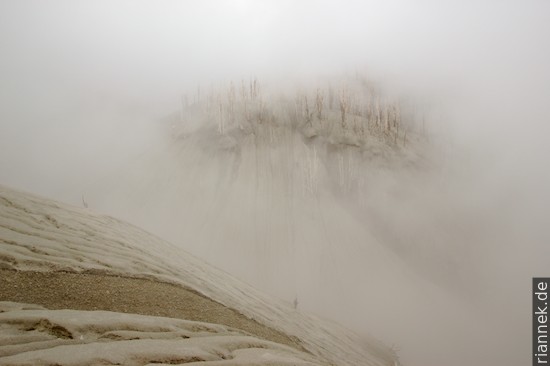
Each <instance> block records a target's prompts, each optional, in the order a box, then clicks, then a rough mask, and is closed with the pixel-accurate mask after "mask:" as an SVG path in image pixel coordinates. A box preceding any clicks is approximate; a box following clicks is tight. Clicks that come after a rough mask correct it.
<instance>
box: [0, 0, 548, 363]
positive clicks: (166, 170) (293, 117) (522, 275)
mask: <svg viewBox="0 0 550 366" xmlns="http://www.w3.org/2000/svg"><path fill="white" fill-rule="evenodd" d="M548 14H550V2H548V1H542V0H527V1H523V2H513V1H498V2H497V1H492V0H486V1H478V2H458V1H452V0H444V1H437V2H436V1H432V0H427V1H422V2H416V3H414V4H413V3H410V2H406V1H401V0H391V1H384V2H381V1H375V0H369V1H353V0H345V1H338V2H336V1H309V0H308V1H301V2H291V1H270V0H267V1H247V0H241V1H235V2H223V1H215V0H211V1H210V0H209V1H201V2H198V1H187V2H176V1H166V2H162V3H154V2H148V1H132V2H130V1H109V2H106V1H95V2H83V1H61V0H59V1H57V0H55V1H49V2H40V1H4V2H2V3H1V4H0V52H1V55H2V57H1V58H0V80H2V82H1V83H0V181H1V183H2V184H7V185H10V186H13V187H17V188H20V189H25V190H28V191H32V192H36V193H40V194H44V195H47V196H50V197H55V198H58V199H60V200H64V201H68V202H72V203H75V204H79V205H81V204H82V203H81V201H82V195H83V194H84V196H85V199H86V201H87V202H88V204H89V206H90V208H91V209H98V210H101V211H103V212H108V213H111V214H116V215H117V216H119V217H121V218H125V219H127V220H129V221H132V222H133V223H135V224H139V225H140V226H143V227H144V228H146V229H148V230H150V231H152V232H155V233H156V234H158V235H160V236H162V237H164V238H167V239H170V240H171V241H173V242H174V243H176V244H178V245H180V246H182V247H184V248H186V249H188V250H189V251H192V252H193V253H195V254H197V255H199V256H201V257H203V258H204V259H206V260H208V261H210V262H213V263H215V264H217V265H219V266H220V267H222V268H224V269H226V270H228V271H230V272H232V273H233V274H234V275H237V276H239V277H241V278H243V279H245V280H246V281H248V282H250V283H253V284H254V285H256V286H257V287H261V288H263V289H266V290H268V291H269V292H271V293H272V294H275V295H277V296H278V297H280V298H281V299H283V300H284V301H288V302H292V301H294V299H296V298H298V303H299V307H300V308H303V309H305V310H311V311H314V312H317V313H319V314H321V315H324V316H326V317H330V318H332V319H335V320H337V321H339V322H341V323H343V324H346V325H349V326H350V327H352V328H353V329H354V330H355V331H357V332H365V333H372V334H373V335H375V336H379V337H380V338H383V339H384V340H385V341H386V343H388V344H394V343H395V344H396V347H399V348H400V349H401V351H400V352H399V354H400V357H401V360H402V361H403V363H404V364H405V365H433V364H446V365H463V364H471V365H499V366H500V365H510V366H511V365H519V364H525V363H526V361H525V357H527V356H526V355H528V354H529V351H528V349H529V342H530V333H529V327H530V319H528V315H527V311H526V310H525V309H528V308H529V303H530V300H529V286H530V277H532V276H534V275H537V276H540V275H544V273H545V271H547V267H548V266H547V259H548V257H549V255H550V246H549V243H550V234H549V231H548V230H547V227H548V225H549V224H550V222H549V215H548V214H547V208H548V207H549V206H550V195H549V194H548V189H547V187H548V186H550V170H549V169H547V168H546V167H547V165H548V164H547V159H548V156H550V150H549V148H548V144H547V140H548V136H549V135H550V124H549V123H548V121H549V120H550V110H549V108H548V100H549V99H550V66H549V65H550V43H549V42H545V38H544V37H545V35H547V34H550V22H549V21H548V19H547V18H548ZM342 74H344V75H349V76H348V80H347V81H346V82H343V81H342V79H339V78H334V77H332V76H333V75H342ZM356 75H366V77H368V84H369V87H371V86H372V88H373V89H372V90H375V91H376V93H377V94H376V95H380V102H379V103H378V104H377V98H376V97H373V96H375V94H373V93H371V92H372V90H370V89H368V88H367V91H365V90H363V91H361V88H360V87H359V88H356V86H357V85H356V84H353V83H351V82H349V80H354V78H355V77H356ZM254 78H257V79H258V80H259V81H260V87H261V88H260V95H261V97H262V98H261V99H256V100H254V101H253V102H252V101H250V100H249V101H248V102H247V103H244V102H243V99H242V98H241V99H239V98H240V97H239V95H240V94H239V93H240V88H241V80H244V81H245V83H246V84H247V86H246V87H247V88H248V90H249V86H248V83H249V80H254ZM231 80H233V81H234V84H233V85H234V89H235V102H234V104H233V107H235V109H234V110H233V111H232V112H231V103H230V102H229V99H228V98H229V95H230V93H228V92H229V91H230V89H231V87H230V85H231ZM346 83H348V85H349V84H352V85H351V86H348V89H346ZM359 84H360V83H359ZM198 88H200V90H201V97H200V99H199V98H198V97H197V98H196V99H197V100H196V101H195V100H194V98H195V96H196V94H197V89H198ZM317 89H319V90H320V94H318V92H317ZM331 89H332V90H333V97H334V98H333V104H332V106H331V107H329V103H330V102H329V99H330V95H329V91H330V90H331ZM357 89H359V91H358V90H357ZM344 90H347V91H348V92H349V93H347V92H344ZM346 93H347V94H346ZM185 95H187V102H186V101H185V100H186V99H185ZM320 95H322V98H323V103H325V104H324V108H323V110H322V111H321V113H320V116H318V115H317V110H316V108H317V107H316V102H317V98H318V97H319V96H320ZM345 95H347V97H345V98H344V100H348V101H349V105H350V106H351V105H353V106H355V107H350V110H345V113H346V117H345V118H344V120H345V121H344V122H342V109H341V105H340V102H341V98H342V97H343V96H345ZM207 98H212V100H210V101H208V100H207ZM347 98H349V99H347ZM238 100H239V102H238ZM306 100H307V104H306ZM195 102H197V103H195ZM182 105H183V107H184V108H182ZM377 105H378V107H377ZM369 106H370V107H369ZM384 106H385V107H384ZM220 107H221V110H220ZM345 108H347V107H344V109H345ZM369 108H370V112H369ZM377 108H379V110H380V111H388V112H384V113H382V114H380V113H378V112H376V110H377ZM354 109H355V110H354ZM163 116H169V117H167V118H164V117H163ZM373 116H380V118H378V117H376V118H373ZM258 119H261V123H256V122H258ZM252 120H254V121H256V122H254V123H251V122H250V121H252ZM377 121H379V122H377ZM390 121H391V122H390ZM397 121H399V123H397ZM423 121H425V122H426V123H423ZM386 122H389V123H388V124H386ZM386 126H389V128H387V127H386ZM405 134H406V135H405ZM445 309H453V310H452V311H446V310H445ZM396 314H397V315H396ZM449 314H452V315H451V316H449Z"/></svg>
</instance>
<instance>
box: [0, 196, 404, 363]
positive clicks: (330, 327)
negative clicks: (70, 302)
mask: <svg viewBox="0 0 550 366" xmlns="http://www.w3.org/2000/svg"><path fill="white" fill-rule="evenodd" d="M0 261H1V264H0V265H1V268H2V271H1V272H0V274H1V276H2V279H3V281H2V282H3V283H7V279H8V277H9V276H11V275H12V274H13V273H14V272H13V271H17V272H16V273H26V272H29V271H36V272H46V273H52V276H59V275H60V274H63V273H67V274H69V273H71V274H83V275H84V274H85V275H97V276H117V277H124V278H128V279H147V280H150V281H153V282H158V283H166V284H171V285H175V286H177V287H178V288H183V289H189V290H191V291H194V292H196V293H198V294H199V295H200V296H201V297H206V298H209V299H212V300H214V301H215V302H217V303H219V304H221V305H223V306H224V307H227V308H229V309H234V310H236V311H237V312H238V313H240V314H243V315H244V316H246V317H248V318H250V319H252V320H254V321H255V322H257V323H259V324H261V325H263V326H266V327H268V328H271V329H273V330H275V331H276V332H280V333H283V334H285V335H286V336H287V337H290V338H291V339H292V340H295V342H296V344H295V345H294V349H292V348H289V347H288V346H282V345H277V344H274V343H272V342H269V341H267V343H266V341H263V340H260V339H258V338H254V337H252V338H251V335H250V333H247V332H246V331H243V330H238V329H233V328H227V327H225V326H216V325H212V324H203V323H194V322H189V321H188V322H185V321H180V320H175V319H166V318H151V317H147V316H137V315H123V314H120V313H105V312H100V313H98V312H90V311H87V312H86V311H80V312H76V311H69V310H45V309H44V308H42V307H41V306H39V305H40V304H37V305H31V306H29V305H22V304H17V303H5V302H4V303H1V307H2V311H3V313H2V314H1V316H0V321H1V322H2V324H4V326H3V327H2V339H3V341H2V343H1V347H0V352H1V353H2V355H8V354H15V355H12V356H9V357H8V358H0V364H6V365H7V364H35V362H38V361H37V360H42V361H40V362H42V363H43V364H50V363H55V362H57V363H61V364H79V363H80V364H82V363H84V364H85V363H86V362H90V361H89V360H95V362H97V358H94V357H98V356H97V354H98V352H99V354H103V353H105V352H108V353H109V352H110V353H112V356H110V357H112V358H111V361H109V362H115V361H116V360H119V361H117V362H121V360H124V359H125V357H129V358H130V359H132V360H133V361H132V362H134V363H133V364H145V363H148V362H153V361H154V362H155V363H157V361H158V360H159V359H160V360H161V361H162V360H164V361H162V362H167V363H172V364H173V362H172V361H174V360H176V361H177V360H180V361H181V360H185V362H188V361H189V360H195V361H199V360H215V359H216V357H218V359H220V358H219V357H221V356H219V352H220V351H219V350H220V349H221V350H222V351H221V352H222V353H224V352H225V354H231V357H237V358H235V359H234V361H233V364H234V363H238V364H246V362H249V363H254V364H256V363H259V362H260V361H262V357H265V351H262V350H265V349H268V350H269V351H270V352H271V354H272V355H275V356H273V357H275V358H274V359H272V360H271V361H269V360H268V361H269V362H267V361H266V364H295V362H298V361H297V360H299V362H300V363H303V364H308V363H309V364H311V363H319V364H338V365H394V363H395V362H397V361H396V358H395V355H394V353H393V352H392V351H391V350H390V349H388V348H386V347H385V346H383V345H381V344H380V343H379V342H377V341H375V340H373V339H366V338H365V337H359V336H357V335H355V334H353V333H352V332H350V331H348V330H346V329H345V328H343V327H341V326H339V325H337V324H335V323H332V322H328V321H325V320H323V319H320V318H318V317H315V316H313V315H310V314H307V313H304V312H302V311H299V310H296V309H294V308H293V307H292V306H291V305H290V304H288V303H285V302H281V301H280V300H277V299H275V298H273V297H270V296H267V295H265V294H263V293H261V292H259V291H257V290H256V289H254V288H253V287H251V286H249V285H247V284H245V283H243V282H241V281H239V280H237V279H235V278H234V277H232V276H230V275H228V274H227V273H225V272H223V271H221V270H219V269H217V268H215V267H213V266H211V265H209V264H207V263H206V262H204V261H202V260H199V259H198V258H196V257H194V256H192V255H190V254H188V253H186V252H185V251H183V250H182V249H180V248H177V247H175V246H173V245H171V244H169V243H167V242H165V241H163V240H161V239H158V238H157V237H155V236H153V235H151V234H149V233H147V232H145V231H143V230H141V229H139V228H137V227H135V226H132V225H129V224H127V223H124V222H122V221H120V220H117V219H114V218H112V217H109V216H105V215H98V214H94V213H92V212H91V211H89V210H87V209H80V208H76V207H70V206H67V205H64V204H61V203H58V202H55V201H51V200H47V199H43V198H40V197H36V196H32V195H28V194H24V193H21V192H17V191H13V190H11V189H8V188H5V187H2V188H0ZM12 282H13V281H12ZM23 283H24V282H21V286H23ZM40 283H41V282H38V283H37V282H35V285H34V286H35V287H34V288H32V290H33V291H36V292H40V291H41V285H40ZM70 283H71V281H69V283H68V284H67V286H70ZM16 285H17V282H16ZM16 287H17V286H16ZM89 288H90V289H91V288H92V287H89ZM27 290H28V289H27ZM75 291H76V290H75ZM90 292H91V293H88V294H84V295H79V296H83V298H82V300H83V301H86V299H85V297H90V298H93V297H97V296H106V297H107V298H108V297H109V294H107V295H105V293H104V294H98V293H94V292H93V291H90ZM51 295H52V294H50V296H51ZM53 295H55V294H53ZM5 296H7V292H5V291H3V292H2V298H1V299H0V300H8V301H9V300H11V299H9V298H5ZM60 296H61V295H60ZM112 301H113V302H115V303H116V302H117V299H116V297H115V298H112ZM159 306H161V307H164V306H170V304H159ZM98 310H101V309H98ZM25 324H27V325H25ZM33 324H34V325H33ZM100 324H101V325H100ZM161 324H162V327H161ZM165 328H166V329H168V330H166V329H165ZM22 329H23V330H25V331H23V332H22ZM163 329H164V330H163ZM129 330H131V331H132V332H134V333H135V334H133V335H132V334H130V333H128V332H127V331H129ZM204 331H206V332H208V333H209V337H207V338H201V339H200V340H199V339H197V337H203V336H204V334H202V333H201V332H204ZM25 332H27V333H25ZM67 332H69V333H67ZM159 332H160V333H159ZM194 332H195V333H196V332H198V333H201V334H198V335H197V334H195V333H194ZM22 333H23V334H22ZM161 333H162V334H161ZM182 333H183V334H185V335H186V336H185V337H183V338H185V339H189V341H181V340H176V339H177V338H178V337H180V336H181V334H182ZM213 333H214V334H215V336H214V335H212V334H213ZM14 334H16V335H17V337H16V338H11V337H13V336H14ZM136 334H137V335H136ZM186 337H188V338H186ZM75 338H76V339H75ZM105 338H107V339H109V340H110V341H113V342H115V341H116V342H119V341H121V340H122V341H121V342H122V343H115V344H116V347H114V346H115V344H112V343H109V342H106V343H105V342H103V341H101V339H105ZM10 339H12V340H11V341H10ZM14 339H16V340H17V342H23V343H25V345H24V346H21V345H17V346H14V345H11V344H12V342H15V341H14ZM136 339H141V340H142V341H138V340H136ZM144 339H147V340H144ZM195 339H197V340H196V341H195ZM84 340H85V341H84ZM132 340H133V341H132ZM127 342H135V343H137V345H136V344H134V345H130V344H128V343H127ZM172 342H176V343H177V344H178V347H179V346H180V345H181V347H183V348H178V349H180V350H181V352H180V351H178V352H175V353H174V352H172V351H170V352H172V353H170V352H168V351H167V350H169V349H172V346H173V344H172ZM178 342H179V343H178ZM111 344H112V345H111ZM171 344H172V346H170V345H171ZM122 345H124V347H123V346H122ZM66 347H74V348H66ZM296 348H301V349H303V351H299V350H296ZM216 349H217V350H218V356H216V352H215V351H212V350H216ZM239 349H243V350H244V351H242V352H240V353H239V352H236V354H232V352H234V351H235V350H239ZM73 350H74V351H76V353H73ZM304 351H305V353H304ZM163 352H164V353H163ZM166 352H168V353H166ZM94 354H95V355H96V356H93V355H94ZM162 354H164V356H165V358H164V359H163V358H162V357H164V356H162ZM152 355H153V356H154V355H156V356H154V357H153V356H152ZM161 356H162V357H161ZM86 357H88V358H86ZM89 357H92V358H89ZM117 357H118V358H117ZM151 357H152V358H151ZM159 357H160V358H159ZM228 357H229V356H228ZM239 357H242V358H239ZM277 357H279V358H277ZM113 360H114V361H113ZM140 360H141V361H140ZM245 361H246V362H245ZM264 361H265V359H263V361H262V362H264ZM140 362H142V363H140ZM229 363H231V362H229ZM129 364H130V363H129Z"/></svg>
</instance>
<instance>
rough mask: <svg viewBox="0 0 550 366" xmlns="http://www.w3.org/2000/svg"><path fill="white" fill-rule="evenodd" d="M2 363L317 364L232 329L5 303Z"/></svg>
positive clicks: (0, 321)
mask: <svg viewBox="0 0 550 366" xmlns="http://www.w3.org/2000/svg"><path fill="white" fill-rule="evenodd" d="M0 326H1V329H2V331H1V337H0V365H14V366H15V365H51V364H56V365H58V364H61V365H67V366H69V365H97V364H114V365H121V364H124V365H129V366H130V365H149V364H156V365H158V364H172V365H173V364H183V363H185V364H193V363H194V362H197V363H198V362H200V364H201V365H205V364H206V365H208V364H216V365H274V364H277V365H315V364H318V361H317V360H315V358H314V357H312V356H311V355H309V354H307V353H305V352H300V351H297V350H295V349H293V348H290V347H288V346H283V345H280V344H278V343H273V342H269V341H265V340H261V339H258V338H255V337H251V336H249V335H247V334H244V333H242V332H239V331H238V330H236V329H229V328H227V327H224V326H221V325H217V324H209V323H201V322H193V321H186V320H181V319H171V318H163V317H153V316H145V315H136V314H124V313H115V312H109V311H76V310H47V309H44V308H41V307H40V306H36V305H30V304H20V303H13V302H0Z"/></svg>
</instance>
